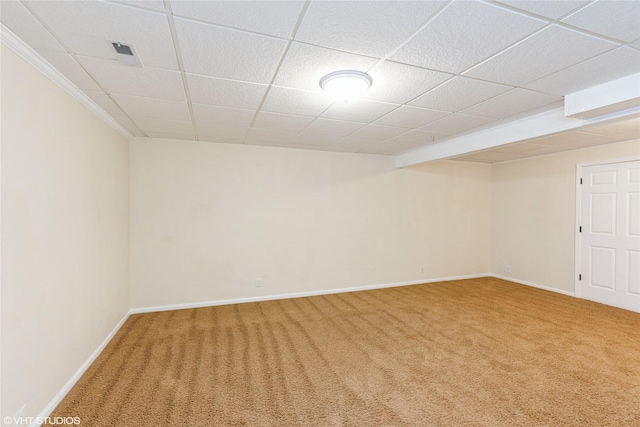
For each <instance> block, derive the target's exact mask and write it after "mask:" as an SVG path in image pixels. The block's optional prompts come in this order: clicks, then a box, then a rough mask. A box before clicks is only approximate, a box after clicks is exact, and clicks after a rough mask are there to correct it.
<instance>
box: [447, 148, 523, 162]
mask: <svg viewBox="0 0 640 427" xmlns="http://www.w3.org/2000/svg"><path fill="white" fill-rule="evenodd" d="M523 157H526V156H523V155H522V154H512V153H499V152H497V151H493V150H490V151H483V152H481V153H473V154H469V155H466V156H460V157H454V158H453V159H451V160H459V161H462V162H478V163H498V162H507V161H509V160H518V159H521V158H523Z"/></svg>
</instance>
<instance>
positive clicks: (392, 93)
mask: <svg viewBox="0 0 640 427" xmlns="http://www.w3.org/2000/svg"><path fill="white" fill-rule="evenodd" d="M369 75H370V76H371V78H372V79H373V83H372V85H371V87H370V88H369V90H367V92H365V94H364V95H363V98H365V99H372V100H374V101H382V102H392V103H396V104H404V103H405V102H408V101H411V100H412V99H413V98H415V97H416V96H419V95H422V94H423V93H425V92H426V91H428V90H429V89H432V88H434V87H436V86H437V85H439V84H440V83H442V82H444V81H445V80H447V79H449V78H451V77H452V76H451V74H446V73H441V72H438V71H431V70H425V69H424V68H420V67H414V66H412V65H406V64H399V63H397V62H391V61H384V62H383V63H382V64H380V65H379V66H377V67H375V68H374V69H373V70H371V71H370V72H369Z"/></svg>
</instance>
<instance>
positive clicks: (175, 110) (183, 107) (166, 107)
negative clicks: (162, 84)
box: [111, 94, 191, 121]
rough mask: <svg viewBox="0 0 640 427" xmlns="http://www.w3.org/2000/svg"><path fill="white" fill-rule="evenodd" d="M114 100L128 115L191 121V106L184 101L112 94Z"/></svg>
mask: <svg viewBox="0 0 640 427" xmlns="http://www.w3.org/2000/svg"><path fill="white" fill-rule="evenodd" d="M111 97H112V98H113V100H114V101H115V102H116V103H117V104H118V105H119V106H120V108H122V109H123V110H124V112H125V113H126V114H127V115H128V116H130V117H131V116H138V117H149V118H153V119H168V120H182V121H190V120H191V114H190V113H189V107H188V106H187V103H186V102H184V101H173V100H168V99H157V98H144V97H140V96H129V95H118V94H114V95H111Z"/></svg>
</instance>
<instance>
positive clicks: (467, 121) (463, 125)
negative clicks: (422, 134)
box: [420, 113, 495, 134]
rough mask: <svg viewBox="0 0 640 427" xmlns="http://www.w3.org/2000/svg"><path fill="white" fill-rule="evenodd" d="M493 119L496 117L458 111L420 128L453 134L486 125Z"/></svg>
mask: <svg viewBox="0 0 640 427" xmlns="http://www.w3.org/2000/svg"><path fill="white" fill-rule="evenodd" d="M493 121H495V119H491V118H487V117H479V116H469V115H467V114H460V113H456V114H452V115H450V116H447V117H445V118H442V119H440V120H436V121H435V122H431V123H429V124H428V125H425V126H422V127H421V128H420V130H423V131H427V132H441V133H451V134H453V133H459V132H464V131H466V130H469V129H473V128H476V127H478V126H482V125H486V124H487V123H491V122H493Z"/></svg>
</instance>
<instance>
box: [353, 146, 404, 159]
mask: <svg viewBox="0 0 640 427" xmlns="http://www.w3.org/2000/svg"><path fill="white" fill-rule="evenodd" d="M400 151H402V149H401V147H398V146H395V145H391V144H384V145H382V144H381V145H377V146H375V147H370V148H363V149H362V150H360V151H358V152H359V153H363V154H379V155H383V156H389V155H393V154H397V153H399V152H400Z"/></svg>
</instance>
